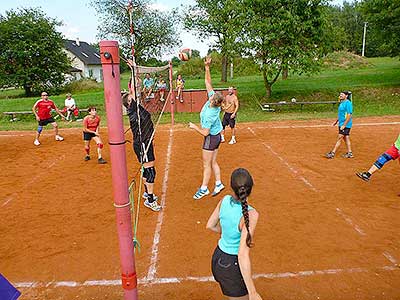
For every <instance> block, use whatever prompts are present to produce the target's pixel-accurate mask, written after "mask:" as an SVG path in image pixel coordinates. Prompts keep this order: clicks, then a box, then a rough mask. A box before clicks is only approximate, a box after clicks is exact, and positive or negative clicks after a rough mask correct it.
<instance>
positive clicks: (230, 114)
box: [221, 86, 239, 145]
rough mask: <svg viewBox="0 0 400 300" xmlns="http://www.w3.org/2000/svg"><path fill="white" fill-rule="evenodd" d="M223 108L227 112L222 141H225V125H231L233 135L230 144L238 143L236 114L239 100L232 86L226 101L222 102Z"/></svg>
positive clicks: (223, 122)
mask: <svg viewBox="0 0 400 300" xmlns="http://www.w3.org/2000/svg"><path fill="white" fill-rule="evenodd" d="M222 109H223V111H224V112H225V113H224V117H223V119H222V127H223V128H224V129H223V134H222V135H221V142H222V143H223V142H225V127H226V126H228V125H229V127H230V128H231V131H232V137H231V140H230V141H229V144H230V145H233V144H236V137H235V125H236V114H237V111H238V109H239V100H238V98H237V97H236V95H235V91H234V89H233V87H232V86H230V87H229V88H228V95H226V96H225V99H224V102H222Z"/></svg>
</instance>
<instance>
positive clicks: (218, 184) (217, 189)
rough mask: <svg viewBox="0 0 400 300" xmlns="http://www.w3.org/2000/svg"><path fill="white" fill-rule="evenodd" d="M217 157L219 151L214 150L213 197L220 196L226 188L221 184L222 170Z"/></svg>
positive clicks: (212, 164)
mask: <svg viewBox="0 0 400 300" xmlns="http://www.w3.org/2000/svg"><path fill="white" fill-rule="evenodd" d="M217 155H218V149H216V150H214V152H213V155H212V163H211V166H212V169H213V171H214V176H215V187H214V191H213V192H212V194H211V196H216V195H218V194H219V193H220V192H221V191H222V190H223V189H224V188H225V186H224V185H223V184H222V182H221V169H220V167H219V165H218V163H217Z"/></svg>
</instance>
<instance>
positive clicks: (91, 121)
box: [83, 107, 107, 164]
mask: <svg viewBox="0 0 400 300" xmlns="http://www.w3.org/2000/svg"><path fill="white" fill-rule="evenodd" d="M99 125H100V117H99V116H98V115H97V110H96V107H89V115H87V116H86V117H85V118H84V119H83V141H84V143H85V152H86V156H85V161H88V160H90V140H91V139H92V138H93V139H94V141H95V142H96V144H97V156H98V159H97V162H98V163H99V164H105V163H107V162H106V161H105V160H104V159H103V158H102V156H101V149H103V142H102V141H101V138H100V134H99V128H100V126H99Z"/></svg>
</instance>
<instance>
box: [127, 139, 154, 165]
mask: <svg viewBox="0 0 400 300" xmlns="http://www.w3.org/2000/svg"><path fill="white" fill-rule="evenodd" d="M147 146H148V142H147V143H136V142H134V143H133V150H134V151H135V154H136V157H137V159H138V162H140V163H147V162H152V161H155V160H156V158H155V156H154V147H153V142H151V143H150V146H148V147H149V149H148V150H147V153H145V151H146V147H147Z"/></svg>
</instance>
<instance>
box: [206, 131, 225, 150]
mask: <svg viewBox="0 0 400 300" xmlns="http://www.w3.org/2000/svg"><path fill="white" fill-rule="evenodd" d="M219 144H221V133H218V134H216V135H212V134H209V135H207V136H206V137H205V138H204V143H203V149H204V150H208V151H214V150H216V149H218V147H219Z"/></svg>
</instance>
